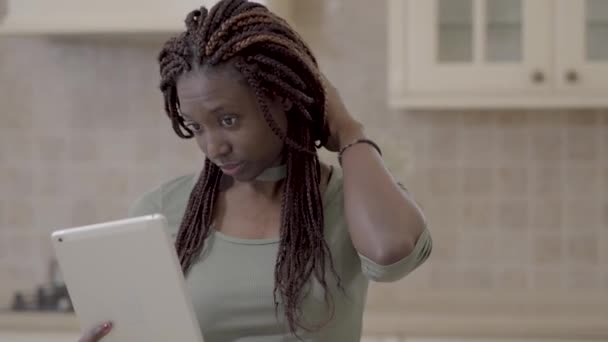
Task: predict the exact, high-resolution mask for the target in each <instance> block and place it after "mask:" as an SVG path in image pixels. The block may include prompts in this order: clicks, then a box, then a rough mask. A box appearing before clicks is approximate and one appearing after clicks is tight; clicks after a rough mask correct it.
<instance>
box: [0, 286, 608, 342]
mask: <svg viewBox="0 0 608 342" xmlns="http://www.w3.org/2000/svg"><path fill="white" fill-rule="evenodd" d="M78 330H79V326H78V321H77V319H76V317H75V316H74V315H72V314H53V313H6V312H5V313H0V332H2V331H26V332H57V333H62V332H64V333H77V332H78ZM364 333H365V335H369V336H372V335H376V336H378V335H392V336H418V337H421V336H433V337H453V336H464V337H485V338H547V339H552V338H565V339H576V340H600V341H608V295H607V294H606V293H593V292H579V293H562V292H547V291H545V292H500V293H499V292H487V293H483V292H479V291H474V292H473V291H432V292H429V291H426V292H425V291H416V292H412V291H405V290H403V289H402V288H399V287H398V286H393V287H391V286H384V285H382V286H381V291H380V289H376V290H374V291H370V296H369V301H368V306H367V310H366V313H365V317H364Z"/></svg>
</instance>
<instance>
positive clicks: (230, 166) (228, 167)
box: [220, 162, 243, 176]
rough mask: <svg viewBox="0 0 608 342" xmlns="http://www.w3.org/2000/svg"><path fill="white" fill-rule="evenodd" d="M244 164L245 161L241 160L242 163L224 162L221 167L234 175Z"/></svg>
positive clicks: (225, 171) (223, 170)
mask: <svg viewBox="0 0 608 342" xmlns="http://www.w3.org/2000/svg"><path fill="white" fill-rule="evenodd" d="M242 166H243V162H240V163H231V164H222V165H221V166H220V169H221V170H222V172H224V173H225V174H227V175H229V176H233V175H235V174H237V173H238V172H239V171H240V170H241V167H242Z"/></svg>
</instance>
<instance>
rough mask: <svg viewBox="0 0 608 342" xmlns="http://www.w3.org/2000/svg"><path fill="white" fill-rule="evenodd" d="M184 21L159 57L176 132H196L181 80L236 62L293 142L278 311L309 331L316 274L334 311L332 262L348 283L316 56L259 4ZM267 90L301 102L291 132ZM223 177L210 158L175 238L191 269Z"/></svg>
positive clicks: (238, 2)
mask: <svg viewBox="0 0 608 342" xmlns="http://www.w3.org/2000/svg"><path fill="white" fill-rule="evenodd" d="M185 22H186V28H187V29H186V31H185V32H182V33H181V34H179V35H177V36H175V37H173V38H171V39H170V40H169V41H167V42H166V43H165V45H164V47H163V49H162V51H161V52H160V54H159V56H158V62H159V65H160V73H161V84H160V89H161V91H162V93H163V96H164V105H165V111H166V113H167V115H168V116H169V118H170V119H171V123H172V126H173V130H174V131H175V133H176V134H177V135H178V136H179V137H181V138H184V139H188V138H192V137H193V136H194V134H193V132H192V131H191V130H190V129H189V128H188V127H187V126H186V125H185V124H184V118H183V117H182V116H181V114H180V110H179V99H178V95H177V88H176V82H177V79H178V77H180V76H181V75H183V74H185V73H187V72H189V71H192V70H196V69H198V68H201V67H213V66H217V65H221V64H222V63H225V62H231V63H232V64H233V65H234V66H235V67H236V69H237V70H238V71H239V72H240V73H241V74H242V75H243V77H244V79H245V81H246V83H247V84H248V85H249V86H250V87H251V89H252V90H253V92H254V93H255V96H256V98H257V104H258V106H259V108H260V110H261V112H262V113H263V115H264V118H265V119H266V121H267V123H268V125H269V127H270V128H271V129H272V131H273V132H274V134H276V135H277V136H278V137H279V138H281V140H282V141H284V143H285V159H286V164H287V179H286V184H285V189H286V190H285V191H284V192H283V195H282V199H281V200H282V204H281V228H280V242H279V248H278V255H277V259H276V265H275V272H274V278H275V279H274V280H275V288H274V291H273V296H274V304H275V312H276V313H277V315H278V308H279V299H278V296H279V295H280V300H281V301H282V305H283V306H284V310H285V316H286V319H287V323H288V325H289V329H290V331H291V332H292V333H294V334H296V329H297V328H303V329H305V330H309V331H310V328H308V327H305V326H304V324H303V323H302V322H300V316H301V312H300V311H299V309H298V308H299V306H300V304H301V302H302V299H303V297H304V296H305V293H304V292H305V291H304V289H305V285H306V283H307V282H308V281H309V280H310V278H311V276H314V277H315V278H316V280H317V281H318V282H319V283H320V284H321V285H322V287H323V289H324V290H325V300H326V303H327V304H328V306H330V307H331V315H333V310H334V307H333V304H332V303H331V298H330V296H329V291H328V286H327V281H326V270H327V269H328V268H329V269H331V271H332V272H333V274H334V275H335V276H336V279H337V281H338V286H339V287H340V288H342V287H341V284H340V279H339V277H338V275H337V273H336V270H335V268H334V264H333V261H332V258H331V253H330V250H329V247H328V245H327V243H326V241H325V239H324V234H323V226H324V225H323V205H322V197H321V193H320V189H319V184H320V175H321V168H320V162H319V159H318V156H317V153H316V148H319V147H321V146H323V145H324V144H325V143H326V141H327V139H328V135H329V133H328V128H327V122H326V117H325V110H326V96H325V89H324V87H323V83H322V78H321V75H320V72H319V69H318V64H317V61H316V59H315V57H314V56H313V54H312V53H311V51H310V49H309V48H308V46H307V45H306V44H305V43H304V41H303V40H302V39H301V37H300V36H299V35H298V34H297V33H296V32H295V31H294V30H293V29H292V28H291V27H290V26H289V24H288V23H287V22H286V21H285V20H283V19H282V18H280V17H278V16H276V15H275V14H273V13H272V12H270V11H269V10H268V9H267V8H266V7H265V6H263V5H261V4H258V3H254V2H248V1H246V0H222V1H219V2H218V3H217V4H216V5H215V6H213V7H212V8H211V9H210V10H207V9H206V8H205V7H201V8H200V9H197V10H194V11H192V12H191V13H190V14H188V16H187V18H186V20H185ZM269 95H278V96H281V97H283V98H285V99H289V100H290V101H291V102H292V104H293V105H292V108H291V109H290V110H289V111H288V112H287V113H286V114H287V117H288V121H289V122H290V124H289V125H288V128H287V132H284V131H283V130H281V129H280V128H279V126H278V125H277V124H276V122H275V121H274V120H273V119H272V117H271V114H270V110H269V103H268V100H267V99H268V96H269ZM220 178H221V170H220V169H219V168H218V167H217V166H216V165H214V164H213V163H211V161H210V160H209V159H208V158H206V159H205V165H204V168H203V171H202V172H201V174H200V176H199V178H198V181H197V183H196V185H195V186H194V188H193V190H192V192H191V194H190V198H189V201H188V205H187V208H186V211H185V213H184V217H183V220H182V222H181V226H180V228H179V232H178V234H177V238H176V242H175V247H176V249H177V254H178V256H179V260H180V263H181V266H182V269H183V271H184V273H187V272H188V270H189V268H190V266H191V264H192V262H193V260H194V259H195V258H196V257H197V256H198V255H199V254H200V253H201V251H202V250H203V244H204V241H205V239H206V238H207V237H208V235H209V231H210V225H211V222H212V214H213V212H214V205H215V202H216V199H217V196H218V191H219V190H218V189H219V184H220ZM330 319H331V317H330ZM296 336H297V334H296Z"/></svg>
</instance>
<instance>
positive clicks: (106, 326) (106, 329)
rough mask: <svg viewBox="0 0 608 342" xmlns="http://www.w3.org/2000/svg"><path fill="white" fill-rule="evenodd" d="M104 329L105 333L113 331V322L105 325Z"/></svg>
mask: <svg viewBox="0 0 608 342" xmlns="http://www.w3.org/2000/svg"><path fill="white" fill-rule="evenodd" d="M102 329H103V331H104V332H108V331H109V330H110V329H112V322H107V323H104V325H103V328H102Z"/></svg>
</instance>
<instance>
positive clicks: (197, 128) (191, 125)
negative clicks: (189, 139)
mask: <svg viewBox="0 0 608 342" xmlns="http://www.w3.org/2000/svg"><path fill="white" fill-rule="evenodd" d="M185 125H186V127H188V129H189V130H191V131H192V132H194V133H198V132H200V131H201V125H199V124H197V123H196V122H186V123H185Z"/></svg>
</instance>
